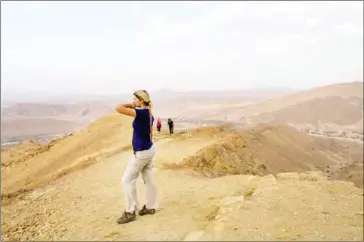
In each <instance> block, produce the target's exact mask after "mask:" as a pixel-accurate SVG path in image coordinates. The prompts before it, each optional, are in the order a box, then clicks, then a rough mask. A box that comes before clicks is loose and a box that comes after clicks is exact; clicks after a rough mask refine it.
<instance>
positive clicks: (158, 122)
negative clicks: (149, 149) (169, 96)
mask: <svg viewBox="0 0 364 242" xmlns="http://www.w3.org/2000/svg"><path fill="white" fill-rule="evenodd" d="M161 128H162V121H161V119H160V118H158V120H157V130H158V133H160V132H161Z"/></svg>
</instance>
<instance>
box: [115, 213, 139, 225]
mask: <svg viewBox="0 0 364 242" xmlns="http://www.w3.org/2000/svg"><path fill="white" fill-rule="evenodd" d="M135 219H136V215H135V212H132V213H128V212H124V213H123V216H121V217H120V218H119V219H118V221H117V222H118V224H126V223H129V222H132V221H134V220H135Z"/></svg>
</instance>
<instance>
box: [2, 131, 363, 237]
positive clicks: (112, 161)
mask: <svg viewBox="0 0 364 242" xmlns="http://www.w3.org/2000/svg"><path fill="white" fill-rule="evenodd" d="M214 141H215V140H213V139H198V138H194V137H190V138H189V139H177V140H173V139H164V140H160V141H158V142H156V150H157V155H156V158H155V168H154V170H155V179H156V183H157V184H158V189H159V190H158V192H159V199H160V206H161V208H160V210H159V211H158V212H157V213H156V214H155V215H153V216H146V217H138V218H137V221H135V222H132V223H130V224H125V225H118V224H117V223H116V219H117V218H118V217H119V216H120V215H121V213H122V212H123V209H124V199H123V192H122V189H121V185H120V180H121V176H122V173H123V171H124V169H125V167H126V164H127V161H128V159H129V158H130V155H131V153H130V151H124V152H122V153H120V154H117V155H114V156H112V157H110V158H108V159H107V160H105V161H103V162H100V163H96V164H94V165H92V166H90V167H88V168H86V169H84V170H81V171H77V172H74V173H72V174H69V175H68V176H65V177H63V178H61V179H60V180H58V181H57V183H56V184H54V185H51V186H48V187H45V188H42V189H37V190H35V191H33V192H32V193H30V194H28V195H27V196H26V197H25V198H24V199H22V200H21V201H18V202H14V203H12V204H10V205H8V206H3V207H2V208H1V209H2V222H3V223H2V229H3V235H2V236H3V237H2V239H3V240H8V239H21V240H184V239H187V240H207V239H213V240H220V239H224V240H227V239H230V240H233V239H234V240H258V239H259V240H260V239H264V240H279V239H280V240H283V239H286V240H290V239H298V240H321V239H325V240H327V239H340V240H362V239H363V231H362V227H363V196H362V191H361V190H360V189H359V188H357V187H354V186H353V185H352V184H351V183H346V182H331V181H326V180H325V179H323V178H321V176H318V180H317V178H312V175H307V176H306V178H305V177H304V176H303V175H301V179H308V180H304V181H300V178H299V176H298V175H297V173H294V174H293V175H291V176H288V178H284V177H283V178H281V179H279V180H278V182H277V180H276V179H275V178H274V177H273V176H272V175H269V176H266V177H263V178H261V177H254V176H247V175H235V176H225V177H220V178H215V179H211V178H204V177H201V176H198V175H197V174H193V173H190V172H188V171H183V170H182V171H177V170H166V169H161V168H160V167H162V164H163V163H166V162H172V161H173V162H178V161H181V160H182V159H183V158H184V157H185V156H188V155H191V154H193V153H195V152H196V151H197V150H199V149H201V148H203V147H205V146H207V145H209V144H212V143H213V142H214ZM295 174H296V175H295ZM315 180H317V181H315ZM137 186H138V192H139V198H140V203H141V204H140V205H143V204H144V197H145V195H144V191H145V189H144V184H142V179H141V178H140V179H139V180H138V185H137Z"/></svg>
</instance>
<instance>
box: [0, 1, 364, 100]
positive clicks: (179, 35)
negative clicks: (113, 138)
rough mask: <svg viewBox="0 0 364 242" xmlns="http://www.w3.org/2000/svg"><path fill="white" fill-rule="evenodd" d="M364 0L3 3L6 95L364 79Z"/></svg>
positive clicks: (297, 84) (313, 83) (243, 86)
mask: <svg viewBox="0 0 364 242" xmlns="http://www.w3.org/2000/svg"><path fill="white" fill-rule="evenodd" d="M362 76H363V2H362V1H356V2H336V1H335V2H302V1H297V2H260V1H257V2H243V1H241V2H238V1H235V2H225V1H224V2H223V1H221V2H174V1H171V2H122V1H121V2H115V1H114V2H101V1H100V2H96V1H94V2H59V1H54V2H33V1H31V2H1V93H2V96H3V97H4V96H9V95H16V94H18V95H19V94H21V93H26V92H30V93H32V94H33V95H37V94H39V95H42V94H44V93H51V94H53V93H54V94H62V93H99V94H105V93H126V92H129V91H132V90H135V89H139V88H143V89H147V90H152V91H153V90H157V89H161V88H168V89H172V90H176V91H186V90H218V89H221V88H222V89H248V88H265V87H276V86H277V87H282V86H283V87H293V88H307V87H312V86H319V85H326V84H330V83H335V82H350V81H354V80H360V81H362Z"/></svg>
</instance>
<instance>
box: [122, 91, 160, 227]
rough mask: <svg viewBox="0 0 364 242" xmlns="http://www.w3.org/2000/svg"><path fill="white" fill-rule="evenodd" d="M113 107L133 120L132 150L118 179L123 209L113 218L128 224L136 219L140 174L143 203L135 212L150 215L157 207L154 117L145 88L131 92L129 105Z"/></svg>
mask: <svg viewBox="0 0 364 242" xmlns="http://www.w3.org/2000/svg"><path fill="white" fill-rule="evenodd" d="M115 110H116V111H117V112H119V113H120V114H123V115H128V116H131V117H134V121H133V140H132V145H133V151H134V154H133V156H132V157H131V159H130V161H129V163H128V165H127V168H126V170H125V172H124V176H123V178H122V181H121V182H122V187H123V189H124V194H125V201H126V210H125V212H124V213H123V215H122V216H121V217H120V218H119V219H118V220H117V222H118V223H119V224H124V223H128V222H131V221H134V220H135V219H136V214H135V212H136V210H137V209H138V199H137V191H136V181H137V178H138V176H139V173H142V177H143V180H144V183H145V185H146V200H147V202H146V204H145V205H144V206H143V208H142V209H141V210H140V211H139V215H140V216H143V215H147V214H154V213H155V210H156V206H157V197H156V187H155V185H154V181H153V174H152V160H153V157H154V154H155V150H154V146H153V142H152V128H153V121H154V118H153V116H152V113H151V100H150V97H149V94H148V92H147V91H145V90H139V91H136V92H134V101H133V103H132V104H120V105H118V106H116V108H115Z"/></svg>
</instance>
